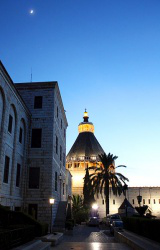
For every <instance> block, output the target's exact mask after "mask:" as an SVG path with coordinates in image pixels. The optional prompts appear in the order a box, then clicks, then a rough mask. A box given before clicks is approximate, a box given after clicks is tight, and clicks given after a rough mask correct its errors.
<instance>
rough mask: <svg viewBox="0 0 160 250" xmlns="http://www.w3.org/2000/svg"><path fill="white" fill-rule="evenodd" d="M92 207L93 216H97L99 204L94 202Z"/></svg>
mask: <svg viewBox="0 0 160 250" xmlns="http://www.w3.org/2000/svg"><path fill="white" fill-rule="evenodd" d="M92 209H93V217H97V209H98V205H97V204H96V203H94V204H93V205H92Z"/></svg>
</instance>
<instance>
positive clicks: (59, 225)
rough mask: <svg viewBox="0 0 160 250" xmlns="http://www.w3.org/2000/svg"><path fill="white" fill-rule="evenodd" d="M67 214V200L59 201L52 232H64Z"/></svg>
mask: <svg viewBox="0 0 160 250" xmlns="http://www.w3.org/2000/svg"><path fill="white" fill-rule="evenodd" d="M66 216H67V201H60V202H59V205H58V209H57V214H56V219H55V221H54V225H53V228H52V231H53V232H64V231H65V222H66Z"/></svg>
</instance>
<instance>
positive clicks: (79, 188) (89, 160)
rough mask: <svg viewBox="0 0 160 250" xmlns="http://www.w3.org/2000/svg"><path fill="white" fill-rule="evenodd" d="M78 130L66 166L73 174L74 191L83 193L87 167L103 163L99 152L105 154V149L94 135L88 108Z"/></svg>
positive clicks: (74, 192)
mask: <svg viewBox="0 0 160 250" xmlns="http://www.w3.org/2000/svg"><path fill="white" fill-rule="evenodd" d="M78 132H79V134H78V137H77V139H76V140H75V142H74V144H73V146H72V147H71V149H70V151H69V153H68V155H67V159H66V167H67V168H68V169H69V171H70V172H71V175H72V193H73V194H80V195H82V194H83V184H84V179H83V178H84V176H85V169H86V167H91V166H96V164H97V163H98V164H101V162H100V160H99V154H104V150H103V148H102V147H101V145H100V144H99V142H98V140H97V139H96V137H95V135H94V125H93V123H91V122H89V116H88V112H87V111H86V110H85V112H84V116H83V122H81V123H80V124H79V126H78ZM91 173H92V170H90V174H91Z"/></svg>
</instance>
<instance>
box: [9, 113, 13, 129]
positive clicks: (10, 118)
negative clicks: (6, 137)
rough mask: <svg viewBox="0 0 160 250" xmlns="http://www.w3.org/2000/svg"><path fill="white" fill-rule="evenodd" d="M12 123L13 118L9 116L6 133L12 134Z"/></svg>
mask: <svg viewBox="0 0 160 250" xmlns="http://www.w3.org/2000/svg"><path fill="white" fill-rule="evenodd" d="M12 123H13V117H12V116H11V115H9V122H8V132H9V133H12Z"/></svg>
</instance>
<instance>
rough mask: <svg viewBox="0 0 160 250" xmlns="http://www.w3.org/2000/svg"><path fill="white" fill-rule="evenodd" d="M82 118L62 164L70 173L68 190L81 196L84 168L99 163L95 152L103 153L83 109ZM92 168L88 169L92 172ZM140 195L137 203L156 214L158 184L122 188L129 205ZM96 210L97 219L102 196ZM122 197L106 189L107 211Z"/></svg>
mask: <svg viewBox="0 0 160 250" xmlns="http://www.w3.org/2000/svg"><path fill="white" fill-rule="evenodd" d="M83 119H84V121H83V122H81V123H80V124H79V126H78V132H79V135H78V137H77V139H76V140H75V142H74V144H73V146H72V147H71V149H70V151H69V153H68V155H67V158H66V159H67V160H66V167H67V169H68V170H69V171H70V172H71V175H72V193H73V194H79V195H83V185H84V176H85V169H86V167H87V166H88V167H91V166H95V165H96V164H97V163H98V164H99V165H101V162H100V160H99V157H98V155H99V154H103V153H104V150H103V149H102V147H101V146H100V144H99V142H98V141H97V139H96V137H95V135H94V125H93V123H91V122H89V121H88V119H89V117H88V113H87V112H86V111H85V112H84V117H83ZM92 171H93V170H90V174H92ZM139 193H140V195H141V196H142V203H141V205H148V207H149V210H150V211H151V212H152V214H153V215H156V216H158V217H160V187H129V188H128V190H127V191H126V198H127V200H128V201H129V202H130V204H131V205H132V206H133V207H135V206H138V201H137V196H138V195H139ZM95 199H96V202H97V204H98V212H99V215H100V217H101V218H103V217H105V216H106V204H105V199H104V195H103V197H101V195H99V197H98V198H97V197H96V196H95ZM124 199H125V197H124V195H123V194H122V195H121V196H115V195H113V193H112V190H111V188H110V204H109V211H110V214H114V213H117V212H118V209H119V208H120V207H121V205H122V203H123V201H124Z"/></svg>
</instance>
